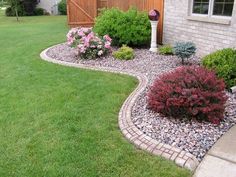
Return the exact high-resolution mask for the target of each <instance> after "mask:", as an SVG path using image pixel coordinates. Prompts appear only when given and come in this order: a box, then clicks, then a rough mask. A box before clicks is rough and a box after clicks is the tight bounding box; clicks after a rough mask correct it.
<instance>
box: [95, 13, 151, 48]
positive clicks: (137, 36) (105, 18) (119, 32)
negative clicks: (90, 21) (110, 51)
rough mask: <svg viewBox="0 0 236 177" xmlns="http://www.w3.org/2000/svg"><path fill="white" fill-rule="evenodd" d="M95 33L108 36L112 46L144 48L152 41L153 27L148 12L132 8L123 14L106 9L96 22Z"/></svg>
mask: <svg viewBox="0 0 236 177" xmlns="http://www.w3.org/2000/svg"><path fill="white" fill-rule="evenodd" d="M94 31H95V32H96V33H98V34H99V35H100V36H103V35H105V34H108V35H109V36H111V38H112V45H117V46H121V45H122V44H126V45H128V46H142V45H147V44H148V43H149V41H150V36H151V27H150V22H149V19H148V16H147V13H146V12H139V11H137V9H134V8H131V9H129V10H128V11H127V12H123V11H121V10H119V9H117V8H112V9H104V10H102V11H101V13H100V15H99V16H98V17H97V18H96V20H95V26H94Z"/></svg>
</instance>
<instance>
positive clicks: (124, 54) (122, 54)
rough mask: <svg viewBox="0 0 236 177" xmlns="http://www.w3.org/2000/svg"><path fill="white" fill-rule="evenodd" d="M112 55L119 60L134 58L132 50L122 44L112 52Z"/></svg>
mask: <svg viewBox="0 0 236 177" xmlns="http://www.w3.org/2000/svg"><path fill="white" fill-rule="evenodd" d="M113 56H114V57H115V58H117V59H120V60H131V59H133V58H134V50H133V49H132V48H130V47H128V46H126V45H123V46H122V47H121V48H120V49H119V50H118V51H116V52H113Z"/></svg>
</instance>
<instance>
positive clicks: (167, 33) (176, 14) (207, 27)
mask: <svg viewBox="0 0 236 177" xmlns="http://www.w3.org/2000/svg"><path fill="white" fill-rule="evenodd" d="M189 3H190V0H178V3H177V2H176V0H165V4H164V7H165V10H164V27H163V28H164V30H163V31H164V33H163V43H164V44H174V43H175V42H178V41H193V42H194V43H195V44H196V45H197V49H198V50H197V55H199V56H203V55H205V54H209V53H211V52H213V51H215V50H218V49H222V48H227V47H236V2H235V4H234V10H233V15H232V19H231V24H230V25H223V24H216V23H210V22H199V21H192V20H188V19H187V18H186V17H187V16H188V12H189V6H190V4H189Z"/></svg>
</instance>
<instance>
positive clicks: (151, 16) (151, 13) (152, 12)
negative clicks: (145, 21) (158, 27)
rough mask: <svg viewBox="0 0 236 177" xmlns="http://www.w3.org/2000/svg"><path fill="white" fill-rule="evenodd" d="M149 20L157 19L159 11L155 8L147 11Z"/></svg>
mask: <svg viewBox="0 0 236 177" xmlns="http://www.w3.org/2000/svg"><path fill="white" fill-rule="evenodd" d="M148 17H149V20H151V21H158V20H159V18H160V12H159V11H158V10H156V9H152V10H150V11H149V13H148Z"/></svg>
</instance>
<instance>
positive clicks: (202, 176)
mask: <svg viewBox="0 0 236 177" xmlns="http://www.w3.org/2000/svg"><path fill="white" fill-rule="evenodd" d="M193 177H236V125H235V126H234V127H232V128H231V129H230V130H229V131H228V132H227V133H225V134H224V135H223V136H222V137H221V138H220V139H219V140H218V141H217V142H216V144H215V145H214V146H213V147H212V148H211V149H210V151H209V152H208V153H207V155H206V156H205V157H204V159H203V161H202V162H201V164H200V165H199V166H198V168H197V169H196V172H195V174H194V176H193Z"/></svg>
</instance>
